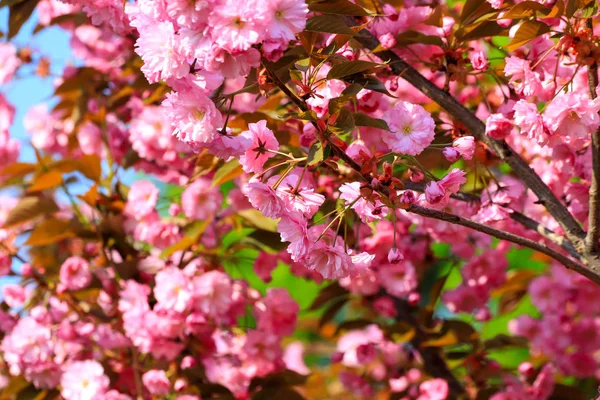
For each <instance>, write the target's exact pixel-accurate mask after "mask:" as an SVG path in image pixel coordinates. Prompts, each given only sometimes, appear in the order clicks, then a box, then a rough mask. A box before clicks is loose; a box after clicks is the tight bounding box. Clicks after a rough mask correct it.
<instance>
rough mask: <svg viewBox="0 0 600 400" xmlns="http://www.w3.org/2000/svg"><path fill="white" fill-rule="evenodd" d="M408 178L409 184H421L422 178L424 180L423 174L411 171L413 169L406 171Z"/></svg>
mask: <svg viewBox="0 0 600 400" xmlns="http://www.w3.org/2000/svg"><path fill="white" fill-rule="evenodd" d="M408 176H409V178H410V181H411V182H421V181H422V180H423V178H425V175H423V173H422V172H421V171H417V170H413V169H409V170H408Z"/></svg>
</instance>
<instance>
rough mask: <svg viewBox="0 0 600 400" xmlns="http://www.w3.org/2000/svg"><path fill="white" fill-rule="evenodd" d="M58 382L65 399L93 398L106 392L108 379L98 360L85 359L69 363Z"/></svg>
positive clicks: (85, 399)
mask: <svg viewBox="0 0 600 400" xmlns="http://www.w3.org/2000/svg"><path fill="white" fill-rule="evenodd" d="M60 384H61V386H62V390H61V391H60V394H61V395H62V396H63V397H64V398H65V400H95V399H97V398H98V397H97V396H100V395H102V394H103V393H104V392H106V390H107V389H108V385H109V384H110V381H109V379H108V377H107V376H106V375H104V368H102V365H101V364H100V363H99V362H97V361H93V360H86V361H76V362H73V363H71V364H69V365H68V366H67V368H66V369H65V372H64V373H63V374H62V377H61V379H60Z"/></svg>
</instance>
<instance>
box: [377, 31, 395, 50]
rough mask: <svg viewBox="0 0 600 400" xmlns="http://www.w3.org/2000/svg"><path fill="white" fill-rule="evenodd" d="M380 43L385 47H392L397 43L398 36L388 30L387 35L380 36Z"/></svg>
mask: <svg viewBox="0 0 600 400" xmlns="http://www.w3.org/2000/svg"><path fill="white" fill-rule="evenodd" d="M379 43H381V47H383V48H384V49H386V50H387V49H391V48H392V47H394V46H395V45H396V38H395V37H394V35H392V34H391V33H389V32H388V33H386V34H385V35H381V36H379Z"/></svg>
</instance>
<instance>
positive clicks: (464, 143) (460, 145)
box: [452, 136, 475, 160]
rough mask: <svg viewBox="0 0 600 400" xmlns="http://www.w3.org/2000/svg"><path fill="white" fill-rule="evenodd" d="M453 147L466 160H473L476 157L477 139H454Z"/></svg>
mask: <svg viewBox="0 0 600 400" xmlns="http://www.w3.org/2000/svg"><path fill="white" fill-rule="evenodd" d="M452 147H453V148H455V149H456V150H458V152H459V153H460V155H461V157H462V158H464V159H465V160H472V159H473V156H474V155H475V138H474V137H473V136H463V137H459V138H457V139H454V141H453V142H452Z"/></svg>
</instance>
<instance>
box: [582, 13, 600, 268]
mask: <svg viewBox="0 0 600 400" xmlns="http://www.w3.org/2000/svg"><path fill="white" fill-rule="evenodd" d="M587 25H588V28H590V29H593V25H592V20H591V19H588V20H587ZM588 86H589V89H590V97H591V98H592V100H593V99H595V98H596V97H597V95H596V88H597V87H598V63H597V62H594V63H593V64H592V65H590V66H588ZM599 181H600V128H598V130H596V132H592V183H591V185H590V203H589V204H590V206H589V216H588V231H587V235H586V236H585V252H586V253H587V254H588V255H589V256H591V253H592V252H596V251H597V250H598V239H600V182H599Z"/></svg>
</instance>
